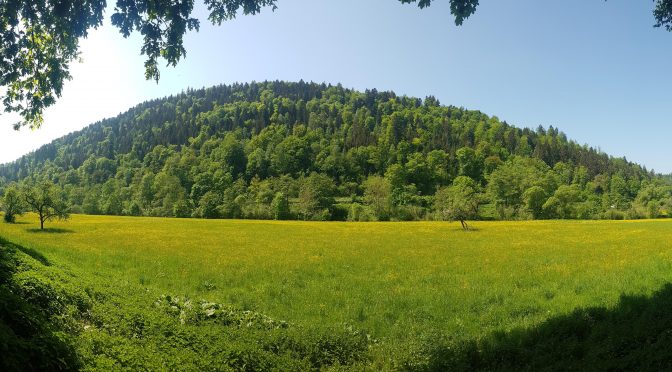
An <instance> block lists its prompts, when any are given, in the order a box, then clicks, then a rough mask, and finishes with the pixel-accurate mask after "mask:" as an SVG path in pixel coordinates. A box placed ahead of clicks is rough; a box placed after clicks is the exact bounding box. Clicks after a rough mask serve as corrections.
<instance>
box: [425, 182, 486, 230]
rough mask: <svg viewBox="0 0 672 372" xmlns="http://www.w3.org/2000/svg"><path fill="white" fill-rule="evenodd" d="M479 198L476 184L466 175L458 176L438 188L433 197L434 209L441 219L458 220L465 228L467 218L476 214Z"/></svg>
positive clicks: (470, 218)
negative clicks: (451, 181) (445, 185)
mask: <svg viewBox="0 0 672 372" xmlns="http://www.w3.org/2000/svg"><path fill="white" fill-rule="evenodd" d="M479 204H480V199H479V195H478V185H477V184H476V182H475V181H474V180H473V179H471V178H469V177H467V176H459V177H457V178H456V179H455V181H453V184H452V185H451V186H448V187H444V188H442V189H440V190H439V191H438V192H437V193H436V197H435V198H434V209H435V210H436V212H437V214H438V217H439V218H440V219H442V220H448V221H460V223H461V224H462V228H463V229H465V230H467V229H468V228H469V227H468V225H467V220H473V219H474V218H476V216H477V214H478V205H479Z"/></svg>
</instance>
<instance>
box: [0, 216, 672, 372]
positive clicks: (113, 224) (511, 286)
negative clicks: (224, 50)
mask: <svg viewBox="0 0 672 372" xmlns="http://www.w3.org/2000/svg"><path fill="white" fill-rule="evenodd" d="M36 221H37V220H36V218H35V217H34V216H31V215H27V216H24V217H23V218H20V219H19V223H18V224H15V225H8V224H0V237H1V238H3V239H4V240H5V243H6V244H9V243H11V244H14V245H16V246H18V247H21V248H22V249H23V250H24V251H30V252H37V253H38V254H40V255H43V256H44V258H45V259H46V260H48V261H49V262H50V263H51V264H52V266H58V267H63V268H65V269H67V270H68V272H69V273H71V277H73V278H74V279H72V278H71V279H69V280H70V281H72V282H74V283H79V285H81V286H82V287H87V288H89V287H90V288H92V291H93V292H96V293H100V294H101V296H98V297H100V298H106V297H105V294H106V293H107V292H111V293H114V296H113V298H114V299H115V300H114V301H115V303H116V305H115V306H116V308H117V309H122V310H123V309H124V306H126V304H127V303H128V304H133V305H128V306H129V309H137V308H138V307H142V306H145V305H144V304H145V303H143V302H142V301H143V300H138V299H137V296H138V293H141V294H142V296H144V297H143V298H146V299H147V300H146V303H148V304H152V303H154V301H156V300H157V299H158V298H160V297H161V296H162V295H167V296H172V297H175V296H179V297H180V298H184V297H188V298H191V299H194V300H200V299H204V300H207V301H208V302H214V303H219V304H226V305H231V306H233V307H234V308H236V309H240V310H241V311H244V310H251V311H253V312H255V313H259V314H264V315H266V316H269V317H271V318H273V319H278V320H284V321H287V322H288V323H289V324H291V325H296V326H297V327H300V328H301V329H304V330H305V332H313V333H315V332H317V331H316V330H319V329H331V328H329V327H344V328H347V329H349V330H357V331H356V332H355V333H357V334H368V335H369V337H368V338H367V340H368V341H367V342H368V344H367V351H366V353H365V354H366V355H365V356H364V357H363V359H361V358H360V359H358V361H357V363H356V364H355V365H356V366H358V367H357V368H373V369H411V370H421V369H425V370H427V369H430V370H431V369H436V370H438V369H443V368H444V367H446V366H453V367H456V366H457V367H459V366H463V367H465V369H471V368H483V369H490V368H492V366H501V367H503V369H505V368H504V367H505V366H507V365H509V366H510V367H511V369H517V368H518V367H519V366H520V365H523V366H527V367H530V368H532V367H531V366H534V365H535V363H537V365H538V366H544V364H543V363H546V362H544V356H543V355H542V356H540V355H538V354H539V352H535V351H534V348H535V347H536V346H535V345H538V344H539V343H540V342H542V341H543V342H546V343H549V344H548V345H547V346H546V347H548V348H549V350H551V349H555V348H556V347H558V343H563V342H564V343H565V344H561V345H560V346H562V347H565V348H566V349H568V350H565V351H566V352H567V353H569V355H570V356H572V357H573V358H574V362H576V363H579V364H577V365H585V364H583V363H587V362H588V361H590V360H591V359H590V358H591V355H593V357H594V355H595V353H596V352H605V351H604V350H602V349H604V348H605V347H606V348H607V349H608V350H607V351H606V354H605V358H607V357H608V358H610V359H614V355H612V354H614V353H616V354H618V353H619V351H618V350H621V351H620V353H621V354H628V355H626V356H628V357H630V356H631V355H633V354H632V352H623V351H622V348H623V344H622V343H617V344H614V345H608V346H604V345H602V346H600V347H602V349H600V350H601V351H600V350H598V351H594V350H593V351H590V350H588V349H586V348H589V346H586V345H583V344H582V342H584V341H585V340H590V337H598V338H599V337H602V338H599V339H598V340H597V341H594V342H592V343H600V342H601V341H599V340H602V339H603V338H604V339H610V337H611V338H613V337H614V334H611V335H610V334H607V335H603V336H600V335H599V334H598V335H597V336H596V335H594V334H593V333H594V332H598V333H599V332H605V331H604V329H614V328H618V327H614V324H611V323H610V322H616V323H619V324H620V323H627V322H631V321H632V319H630V318H628V316H630V317H634V318H637V319H639V321H643V320H642V319H648V318H650V317H658V315H657V313H655V311H654V310H655V309H656V308H657V307H659V303H658V302H660V301H663V302H665V301H667V292H666V291H667V287H666V284H667V283H669V282H671V281H672V221H619V222H612V221H534V222H476V223H474V224H473V226H474V227H475V230H474V231H468V232H464V231H461V229H460V228H459V224H457V223H453V224H450V223H442V222H404V223H325V222H321V223H313V222H275V221H230V220H191V219H190V220H180V219H159V218H129V217H103V216H81V215H75V216H73V217H72V219H71V220H70V221H67V222H58V223H51V224H48V225H47V227H48V229H47V231H45V232H40V231H39V230H37V228H38V225H37V222H36ZM93 297H94V298H97V297H96V296H93ZM628 301H630V302H628ZM633 301H634V302H633ZM647 301H648V302H647ZM653 301H658V302H656V303H653ZM100 302H101V303H105V302H110V301H109V300H100ZM628 303H636V304H638V305H637V306H635V307H636V308H637V309H640V310H641V311H639V312H637V311H635V313H632V311H634V310H632V309H629V308H628V306H630V305H627V304H628ZM106 306H107V305H102V304H101V305H97V302H96V301H94V305H93V310H92V312H93V313H98V314H102V313H103V312H105V311H106V309H108V307H106ZM624 307H625V308H626V309H624ZM630 307H632V306H630ZM133 311H135V310H133ZM651 311H654V313H651ZM121 312H122V313H124V311H121ZM600 314H601V315H600ZM99 316H100V317H103V318H104V315H99ZM668 317H669V316H668ZM621 318H623V319H621ZM634 318H633V319H634ZM577 322H578V323H577ZM103 323H104V322H103ZM549 327H550V328H549ZM577 327H578V328H577ZM665 327H666V325H665ZM99 328H100V327H99ZM671 329H672V328H671ZM577 330H578V331H577ZM575 331H576V332H583V333H585V332H588V333H589V334H588V335H583V336H581V335H579V336H577V335H576V334H575V333H576V332H575ZM620 331H622V332H623V334H624V335H626V334H627V333H628V332H627V330H620ZM563 332H564V333H563ZM651 332H653V333H655V335H654V336H655V337H654V338H655V339H656V340H658V341H659V339H660V337H662V336H660V335H663V334H665V332H664V330H659V329H656V330H652V331H651ZM651 332H649V334H647V335H642V337H645V338H647V337H648V338H647V339H648V340H650V339H651V338H652V337H653V336H652V335H651V334H650V333H651ZM317 333H319V332H317ZM567 333H569V336H568V335H567ZM668 333H669V332H668ZM563 335H564V336H563ZM542 336H543V337H542ZM659 336H660V337H659ZM81 337H84V336H81ZM81 337H80V338H81ZM554 337H555V339H554ZM567 337H569V338H572V337H575V338H576V337H578V339H576V340H575V342H573V343H571V345H567V344H566V342H567V341H566V338H567ZM582 337H583V338H582ZM623 337H625V336H623ZM84 338H86V337H84ZM540 338H543V340H541V339H540ZM638 342H639V340H630V343H632V344H636V343H638ZM630 343H629V344H628V345H630ZM87 345H88V344H87ZM86 348H89V349H87V350H89V351H88V352H89V353H91V354H95V352H94V351H91V350H93V349H92V346H90V345H89V346H86ZM612 349H614V350H616V351H614V350H612ZM531 350H532V351H531ZM539 350H541V349H539ZM549 352H550V351H549ZM636 352H639V353H645V354H646V353H650V352H652V349H651V350H636ZM512 353H513V354H512ZM576 353H578V354H576ZM514 354H515V355H514ZM598 354H599V353H598ZM502 355H512V356H511V358H513V359H512V360H508V361H502V360H501V358H502ZM561 355H564V354H556V357H560V356H561ZM665 357H668V356H667V355H666V356H665ZM92 358H94V357H93V356H90V357H89V359H86V358H85V364H86V363H87V361H88V363H92V361H94V362H96V363H99V364H98V367H101V366H102V365H101V364H100V363H102V362H101V361H100V360H97V361H95V360H94V359H92ZM521 358H522V359H521ZM525 358H527V359H525ZM586 358H588V359H586ZM117 359H119V358H117ZM668 361H669V360H668V359H664V360H658V361H654V362H655V363H658V364H653V365H652V368H654V367H657V366H660V365H664V364H661V363H667V362H668ZM106 363H110V365H116V366H117V367H119V366H124V364H123V361H122V362H120V361H119V360H115V357H112V356H110V358H108V359H107V360H106ZM115 363H116V364H115ZM568 363H570V362H568ZM590 363H593V364H594V365H595V366H601V365H602V364H599V363H601V362H600V361H599V360H598V361H596V360H593V361H592V362H590ZM605 363H606V362H605ZM622 363H626V362H622ZM340 364H345V365H350V367H348V368H355V367H353V365H352V364H348V361H347V360H341V361H340V362H338V363H336V365H340ZM626 365H627V364H626ZM318 366H319V365H318ZM545 366H546V367H548V364H545ZM563 366H564V367H567V366H568V365H563ZM569 366H571V364H569ZM126 367H128V365H126ZM312 367H315V365H314V364H313V365H312ZM312 367H311V368H312ZM332 367H333V365H332ZM457 367H456V368H457ZM607 367H608V366H607ZM640 367H641V366H640ZM129 368H132V367H129ZM185 368H186V367H185ZM232 368H234V369H241V368H236V367H232ZM605 368H606V367H605ZM186 369H188V368H186ZM215 369H216V368H215ZM242 369H244V368H242ZM534 369H536V368H534ZM550 369H554V368H550Z"/></svg>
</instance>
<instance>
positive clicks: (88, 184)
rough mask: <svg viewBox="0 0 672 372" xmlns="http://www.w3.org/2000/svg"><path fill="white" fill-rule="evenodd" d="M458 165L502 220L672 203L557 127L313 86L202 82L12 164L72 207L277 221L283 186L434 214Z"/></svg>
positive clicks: (417, 215)
mask: <svg viewBox="0 0 672 372" xmlns="http://www.w3.org/2000/svg"><path fill="white" fill-rule="evenodd" d="M157 123H161V125H157ZM381 175H382V176H383V177H381ZM458 176H467V177H470V178H472V179H473V180H475V181H476V183H477V184H478V186H479V187H478V188H479V191H480V190H483V191H484V195H480V196H479V198H480V199H483V201H484V202H485V203H488V204H491V205H493V206H494V209H495V210H496V212H497V213H496V217H497V218H500V219H527V218H535V219H540V218H582V219H593V218H603V217H604V216H605V213H606V212H607V211H608V209H616V210H618V211H619V212H622V213H623V214H626V213H627V214H628V215H629V216H632V217H637V218H642V217H653V216H656V217H666V216H668V213H667V211H668V210H670V208H669V207H668V205H669V204H670V203H669V199H670V198H669V196H666V195H668V194H665V193H664V192H660V191H656V192H653V193H652V192H651V191H650V190H648V189H645V187H648V186H647V185H650V184H655V185H657V187H667V186H666V185H669V182H666V181H665V180H664V179H663V178H661V177H659V176H657V175H655V174H653V173H651V172H649V171H647V170H646V169H644V168H642V167H640V166H638V165H636V164H632V163H629V162H627V161H625V160H624V159H616V158H611V157H609V156H607V155H606V154H604V153H600V152H598V151H596V150H595V149H592V148H589V147H586V146H579V145H577V144H576V143H574V142H572V141H569V140H567V138H566V137H565V135H564V134H562V133H560V132H559V131H558V130H557V129H555V128H553V127H550V128H548V129H544V128H541V127H540V128H537V129H536V130H530V129H527V128H524V129H519V128H515V127H513V126H510V125H508V124H506V123H504V122H500V121H499V120H498V119H497V118H495V117H488V116H486V115H484V114H482V113H480V112H477V111H468V110H464V109H459V108H455V107H451V106H441V105H439V104H438V103H437V102H436V101H435V100H432V99H431V98H428V99H427V100H425V102H424V104H423V101H422V100H420V99H416V98H411V97H399V96H396V95H395V94H394V93H393V92H378V91H375V90H369V91H365V92H358V91H354V90H349V89H344V88H343V87H341V86H329V85H324V84H322V85H318V84H313V83H305V82H298V83H287V82H264V83H252V84H237V85H232V86H217V87H212V88H208V89H201V90H190V91H188V92H185V93H183V94H180V95H177V96H173V97H168V98H165V99H161V100H156V101H151V102H146V103H143V104H141V105H139V106H137V107H135V108H133V109H131V110H129V111H128V112H126V113H124V114H121V115H119V116H118V117H116V118H113V119H108V120H105V121H103V122H99V123H96V124H93V125H91V126H90V127H88V128H85V129H84V130H82V131H81V132H78V133H73V134H70V135H68V136H66V137H64V138H63V139H59V140H56V141H55V142H53V143H51V144H48V145H45V146H43V147H42V148H40V149H38V150H37V151H36V152H34V153H32V154H30V155H26V156H24V157H22V158H21V159H19V160H17V161H16V162H14V163H11V164H5V165H0V177H2V178H4V179H6V180H8V181H10V182H12V181H22V180H24V179H28V178H30V179H34V180H36V181H37V182H40V181H50V182H54V183H56V184H58V185H59V187H62V189H63V194H64V196H65V197H66V198H67V202H68V204H69V205H70V206H72V207H74V209H73V210H74V211H83V212H84V213H87V214H111V215H119V214H123V215H132V216H139V215H143V216H161V217H188V216H192V217H200V218H249V219H274V218H280V217H278V215H277V213H276V212H277V209H276V207H278V204H277V203H276V204H273V200H274V196H275V195H276V194H277V193H283V194H284V195H285V197H286V199H287V201H288V203H287V206H288V208H289V211H287V210H283V212H282V219H289V218H295V219H308V220H312V219H317V220H333V219H339V220H340V219H347V218H350V219H351V220H360V219H363V220H369V219H374V220H375V219H378V220H421V219H425V218H427V216H428V213H429V212H431V210H432V206H433V205H434V204H435V203H434V197H435V194H436V191H437V190H438V189H441V188H443V187H446V186H448V185H450V184H451V182H452V181H453V180H454V179H455V178H456V177H458ZM318 179H319V181H317V180H318ZM31 182H32V181H31ZM563 186H567V187H570V188H569V189H567V188H566V187H564V188H563ZM542 191H543V192H542ZM566 191H571V192H570V194H571V195H569V194H567V192H566ZM556 192H558V194H557V195H556ZM640 193H642V196H641V197H639V199H638V195H639V194H640ZM337 201H338V203H337ZM547 202H548V204H547ZM352 203H360V204H364V205H365V209H361V208H359V207H358V206H356V205H354V206H353V205H352ZM337 204H338V205H341V206H340V207H337V206H336V205H337ZM545 204H547V207H546V209H545V210H544V209H543V206H544V205H545ZM612 206H613V208H612ZM281 207H282V208H283V209H284V208H285V205H282V206H281ZM360 209H361V210H360ZM346 210H347V213H346ZM334 212H336V213H334ZM359 212H363V213H359ZM347 216H350V217H347ZM355 217H356V218H355ZM475 218H477V219H486V218H492V216H490V215H485V214H482V215H478V216H475Z"/></svg>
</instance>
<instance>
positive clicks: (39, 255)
mask: <svg viewBox="0 0 672 372" xmlns="http://www.w3.org/2000/svg"><path fill="white" fill-rule="evenodd" d="M0 246H5V247H6V248H9V249H15V250H19V251H21V252H23V253H25V254H27V255H28V256H30V257H32V258H34V259H35V260H37V261H38V262H40V263H41V264H42V265H44V266H51V262H49V260H48V259H47V258H46V257H45V256H44V255H43V254H42V253H40V252H38V251H36V250H35V249H33V248H30V247H23V246H20V245H16V244H14V243H11V242H9V241H7V240H5V239H3V238H2V237H0Z"/></svg>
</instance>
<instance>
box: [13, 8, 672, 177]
mask: <svg viewBox="0 0 672 372" xmlns="http://www.w3.org/2000/svg"><path fill="white" fill-rule="evenodd" d="M196 1H197V2H199V0H196ZM109 2H110V3H113V2H114V0H111V1H109ZM653 6H654V4H653V2H652V1H641V0H640V1H632V0H609V1H607V2H605V1H601V0H590V1H587V0H563V1H539V0H506V1H502V0H482V1H481V5H480V6H479V8H478V10H477V12H476V14H475V15H473V16H472V17H471V18H470V19H468V20H467V21H466V22H465V24H464V26H462V27H456V26H455V25H454V23H453V18H452V17H451V15H450V14H449V13H450V12H449V8H448V1H445V0H436V3H435V4H434V5H432V6H431V7H430V8H428V9H424V10H420V9H418V8H417V7H415V6H414V5H402V4H401V3H399V1H398V0H278V7H279V8H278V10H276V11H275V12H271V11H270V10H265V11H263V12H262V14H261V15H257V16H247V17H242V16H241V17H239V18H238V19H237V20H234V21H230V22H227V23H225V24H223V25H222V26H220V27H217V26H212V25H210V24H209V23H208V22H207V20H206V13H205V11H204V10H203V9H197V12H196V15H197V16H198V17H199V18H200V19H201V26H202V27H201V31H200V32H198V33H192V34H189V35H188V36H187V37H186V39H185V46H186V48H187V58H186V59H185V60H183V61H182V62H181V63H180V64H179V65H178V67H177V68H164V69H162V78H161V81H160V82H159V84H156V83H154V82H147V81H145V80H144V75H143V73H144V70H143V61H144V59H143V57H142V56H140V55H139V50H140V41H139V40H140V38H139V37H138V36H137V35H136V36H134V37H132V38H131V39H129V40H125V39H123V37H122V36H121V35H120V34H119V33H118V32H117V31H116V30H115V29H114V28H112V26H110V22H109V14H107V15H106V24H105V26H104V27H102V28H100V29H99V30H97V31H95V32H93V33H91V35H90V36H89V38H88V39H86V40H83V41H82V44H81V45H82V52H83V54H82V58H83V62H82V63H75V64H74V65H73V68H72V71H73V76H74V79H73V80H72V81H70V82H68V83H67V84H66V86H65V89H64V92H63V97H62V98H61V99H60V100H59V101H58V103H57V104H56V105H55V106H54V107H52V108H50V109H49V110H48V111H47V113H46V117H45V124H44V126H43V128H42V129H40V130H37V131H30V130H29V129H23V130H21V131H20V132H15V131H13V130H12V129H11V124H12V123H13V122H15V121H16V118H13V117H11V116H8V115H6V114H5V115H2V116H0V162H6V161H11V160H13V159H15V158H18V157H19V156H20V155H22V154H24V153H26V152H28V151H31V150H33V149H35V148H37V147H39V146H40V145H42V144H44V143H47V142H49V141H51V140H52V139H54V138H57V137H59V136H62V135H64V134H66V133H69V132H71V131H74V130H78V129H80V128H82V127H84V126H86V125H88V124H91V123H93V122H95V121H97V120H100V119H102V118H105V117H110V116H114V115H116V114H118V113H120V112H123V111H125V110H126V109H128V108H130V107H132V106H134V105H135V104H137V103H140V102H141V101H144V100H147V99H151V98H158V97H162V96H166V95H169V94H173V93H178V92H180V91H182V90H184V89H186V88H188V87H193V88H200V87H203V86H211V85H215V84H220V83H233V82H249V81H252V80H256V81H261V80H267V79H268V80H275V79H280V80H289V81H298V80H299V79H304V80H306V81H311V80H312V81H316V82H327V83H334V84H335V83H342V84H343V85H344V86H345V87H350V88H357V89H366V88H376V89H378V90H394V91H395V92H397V93H398V94H406V95H409V96H416V97H421V98H423V97H425V96H427V95H430V94H431V95H434V96H436V97H437V98H438V99H439V100H440V101H441V103H443V104H452V105H455V106H463V107H466V108H469V109H476V110H481V111H483V112H485V113H487V114H489V115H495V116H497V117H499V118H500V119H501V120H506V121H507V122H508V123H510V124H513V125H516V126H519V127H533V128H536V127H537V126H538V125H543V126H549V125H553V126H555V127H558V128H559V129H560V130H562V131H563V132H565V133H566V134H567V135H568V137H569V138H571V139H574V140H576V141H577V142H579V143H581V144H583V143H587V144H589V145H591V146H593V147H599V148H600V149H601V150H603V151H605V152H607V153H608V154H611V155H615V156H619V157H620V156H626V157H627V158H628V159H629V160H632V161H636V162H638V163H640V164H643V165H646V166H647V167H648V168H649V169H650V168H654V169H655V170H656V171H659V172H666V173H667V172H672V161H670V159H672V147H671V146H670V141H672V120H671V119H672V104H671V102H672V89H670V87H672V73H670V61H672V33H669V32H666V31H665V30H663V29H656V28H653V24H654V19H653V15H652V9H653Z"/></svg>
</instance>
